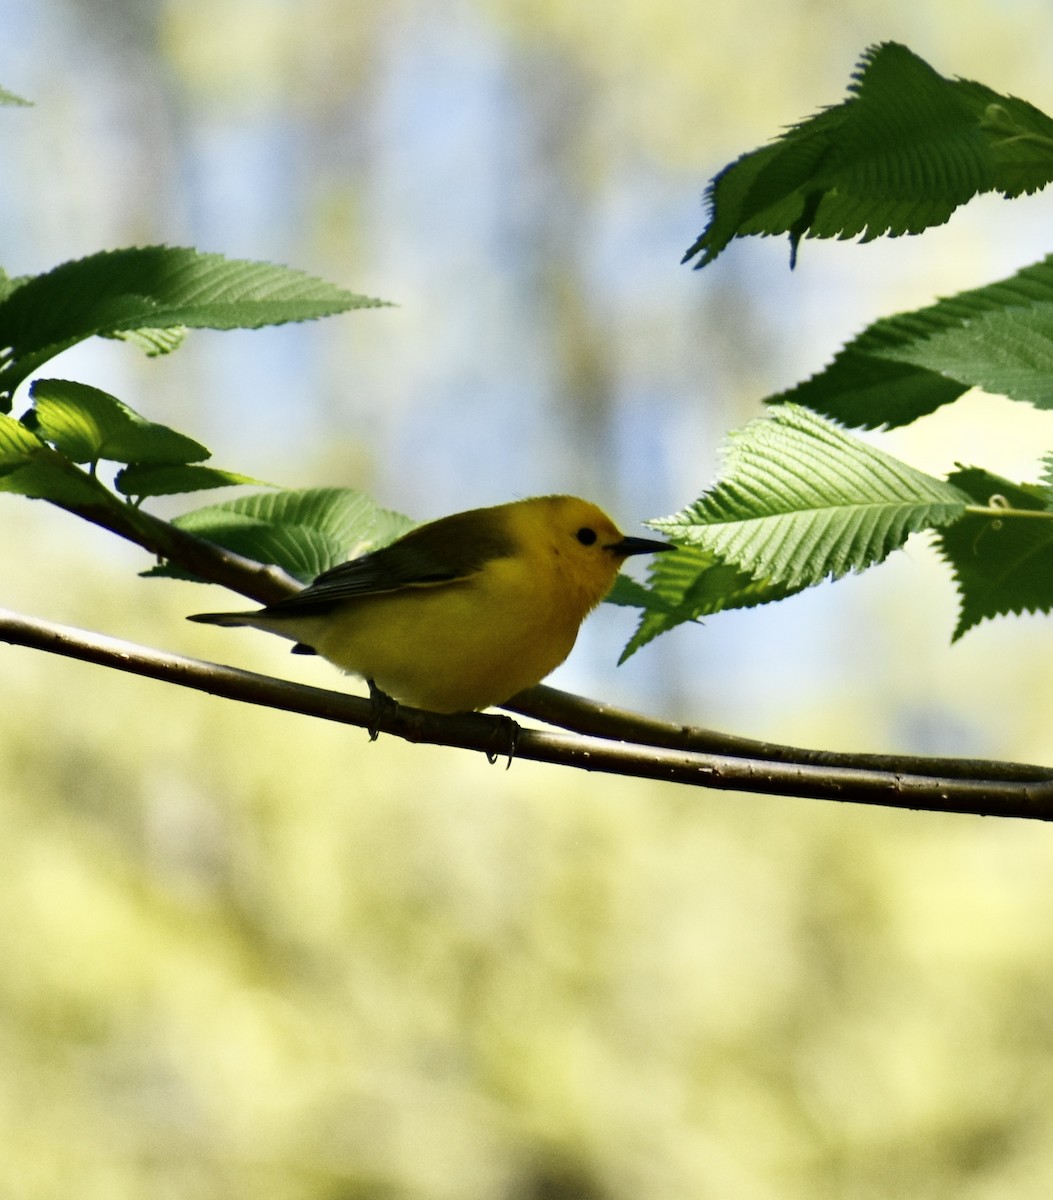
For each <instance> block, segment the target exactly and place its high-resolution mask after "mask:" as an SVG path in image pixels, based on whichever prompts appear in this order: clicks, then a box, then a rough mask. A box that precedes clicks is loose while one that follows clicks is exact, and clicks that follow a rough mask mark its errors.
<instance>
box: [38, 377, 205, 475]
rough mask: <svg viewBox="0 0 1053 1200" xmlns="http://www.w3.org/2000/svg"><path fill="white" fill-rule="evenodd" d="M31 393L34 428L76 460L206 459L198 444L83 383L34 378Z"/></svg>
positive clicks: (167, 462)
mask: <svg viewBox="0 0 1053 1200" xmlns="http://www.w3.org/2000/svg"><path fill="white" fill-rule="evenodd" d="M30 394H31V395H32V397H33V404H34V407H33V418H34V422H35V426H36V428H37V429H38V430H39V431H40V433H41V435H42V436H43V437H44V438H46V439H47V441H49V442H51V444H52V445H53V446H54V447H55V448H56V449H57V450H59V451H61V453H63V454H65V455H66V456H67V457H68V458H70V459H72V460H73V461H74V462H78V463H95V462H98V460H99V459H100V458H105V459H110V460H112V461H113V462H123V463H163V464H174V463H189V462H198V461H200V460H201V459H204V458H208V457H209V451H208V449H207V448H206V447H205V446H202V445H201V443H200V442H195V441H194V440H193V438H188V437H186V436H185V435H184V434H181V433H177V432H176V431H175V430H174V429H169V428H168V426H167V425H157V424H155V423H154V422H153V421H147V420H146V418H145V417H141V416H140V415H139V414H138V413H137V412H136V411H135V410H134V409H131V408H129V407H128V405H127V404H124V403H122V402H121V401H120V400H118V399H117V397H116V396H111V395H110V393H109V392H104V391H102V390H101V389H100V388H95V387H90V386H89V385H88V384H86V383H77V382H74V381H73V380H69V379H36V380H34V381H33V385H32V388H31V389H30Z"/></svg>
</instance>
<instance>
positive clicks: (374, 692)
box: [366, 679, 398, 742]
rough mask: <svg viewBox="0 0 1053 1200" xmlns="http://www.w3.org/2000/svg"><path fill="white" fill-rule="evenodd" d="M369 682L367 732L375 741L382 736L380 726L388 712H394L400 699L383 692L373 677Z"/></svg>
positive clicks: (372, 740)
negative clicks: (394, 698) (393, 698)
mask: <svg viewBox="0 0 1053 1200" xmlns="http://www.w3.org/2000/svg"><path fill="white" fill-rule="evenodd" d="M366 682H367V683H368V684H369V707H370V714H369V724H368V725H367V726H366V732H367V733H368V734H369V740H370V741H371V742H375V741H376V740H377V738H378V737H380V726H381V724H382V722H383V720H384V718H385V716H387V715H388V713H392V712H394V711H395V709H397V708H398V701H397V700H392V698H391V697H390V696H389V695H388V694H387V692H383V691H381V690H380V688H378V687H377V685H376V684H375V683H374V682H373V680H372V679H367V680H366Z"/></svg>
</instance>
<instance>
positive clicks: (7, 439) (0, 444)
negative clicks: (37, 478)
mask: <svg viewBox="0 0 1053 1200" xmlns="http://www.w3.org/2000/svg"><path fill="white" fill-rule="evenodd" d="M43 449H44V443H43V442H42V441H41V440H40V438H38V437H37V435H36V434H35V433H34V432H33V431H32V430H31V429H27V428H26V427H25V426H24V425H23V424H22V422H21V421H16V420H15V418H14V417H9V416H6V415H5V414H4V413H0V471H14V470H16V469H17V468H18V467H24V466H26V465H27V464H28V463H29V462H31V461H32V458H33V455H34V454H36V453H37V452H38V451H40V450H43Z"/></svg>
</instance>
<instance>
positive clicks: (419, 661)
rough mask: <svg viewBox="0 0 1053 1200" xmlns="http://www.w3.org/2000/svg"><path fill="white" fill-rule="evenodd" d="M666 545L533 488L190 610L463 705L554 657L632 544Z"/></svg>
mask: <svg viewBox="0 0 1053 1200" xmlns="http://www.w3.org/2000/svg"><path fill="white" fill-rule="evenodd" d="M672 549H674V547H673V546H671V545H670V544H669V543H668V542H659V541H652V540H650V539H647V538H635V537H626V536H625V535H624V534H622V533H621V532H620V531H619V530H618V528H617V526H616V525H615V524H614V522H613V521H612V520H611V519H610V517H608V516H607V514H606V513H604V512H603V511H602V510H601V509H599V508H597V507H596V505H595V504H590V503H589V502H588V501H587V500H579V499H578V498H577V497H575V496H537V497H534V498H533V499H530V500H517V501H515V502H514V503H511V504H499V505H496V506H495V507H493V508H476V509H472V510H471V511H470V512H463V513H455V514H454V515H453V516H449V517H442V518H440V519H439V520H437V521H432V522H430V523H429V524H427V525H420V526H418V527H417V528H416V529H411V530H410V532H409V533H407V534H404V535H403V536H402V537H401V538H399V539H398V540H397V541H395V542H392V543H391V545H389V546H385V547H383V548H382V549H380V550H374V551H373V552H372V553H370V554H365V555H363V556H362V557H361V558H355V559H352V560H351V561H350V562H346V563H343V564H342V565H341V566H338V567H334V568H332V570H329V571H326V572H324V573H323V574H321V575H319V576H318V578H317V579H316V580H315V581H314V582H313V583H312V584H310V585H309V586H308V587H306V588H304V590H303V591H302V592H297V594H296V595H295V596H290V597H289V598H288V599H287V600H280V601H279V602H278V603H277V604H270V605H268V606H267V607H266V608H261V609H257V610H255V611H252V612H232V613H198V614H196V615H194V616H192V617H190V618H189V620H191V621H203V622H206V623H208V624H212V625H249V626H251V627H252V628H254V629H263V630H265V631H266V632H268V633H276V634H278V635H279V636H280V637H287V638H291V639H292V640H293V641H294V642H296V645H295V646H294V647H293V652H294V653H300V654H320V655H322V657H324V658H327V659H328V660H329V661H330V662H331V663H334V664H335V665H336V666H338V667H340V668H341V669H342V670H344V671H348V672H350V673H352V674H354V675H359V676H361V677H362V678H363V679H365V680H367V681H368V683H369V685H370V691H371V692H375V691H381V692H383V693H385V694H386V695H388V696H390V697H391V698H392V699H394V700H398V701H400V702H402V703H404V704H409V705H412V706H413V707H415V708H427V709H431V710H432V711H434V712H447V713H449V712H468V711H470V710H473V709H478V708H487V707H488V706H489V705H491V704H500V703H502V702H503V701H505V700H508V699H510V698H511V697H512V696H514V695H515V694H516V692H519V691H522V689H523V688H526V687H530V686H531V685H533V684H535V683H538V682H539V681H540V680H542V679H544V677H545V676H546V675H548V673H549V672H550V671H553V670H554V669H555V668H556V667H558V666H559V664H560V663H561V662H562V661H563V660H564V659H565V658H566V657H567V655H568V654H569V653H570V651H571V648H572V647H573V645H574V641H575V639H576V638H577V636H578V629H579V627H580V625H581V623H582V621H584V619H585V618H586V616H588V614H589V613H590V612H591V611H592V610H593V609H594V608H595V607H596V605H597V604H599V602H600V601H601V600H602V599H603V597H604V596H606V594H607V593H608V592H609V591H610V590H611V588H612V587H613V585H614V580H615V577H616V576H617V574H618V571H619V570H620V569H621V566H622V563H624V562H625V560H626V559H627V558H628V557H629V556H630V555H631V554H652V553H656V552H658V551H662V550H672Z"/></svg>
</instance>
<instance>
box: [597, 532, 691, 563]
mask: <svg viewBox="0 0 1053 1200" xmlns="http://www.w3.org/2000/svg"><path fill="white" fill-rule="evenodd" d="M605 549H606V550H609V551H610V553H611V554H613V555H615V557H617V558H628V557H629V555H630V554H661V553H662V552H663V551H665V550H675V549H676V546H674V545H673V543H672V542H656V541H654V540H653V539H651V538H639V537H623V538H622V540H621V541H620V542H614V543H613V544H612V545H610V546H606V547H605Z"/></svg>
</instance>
